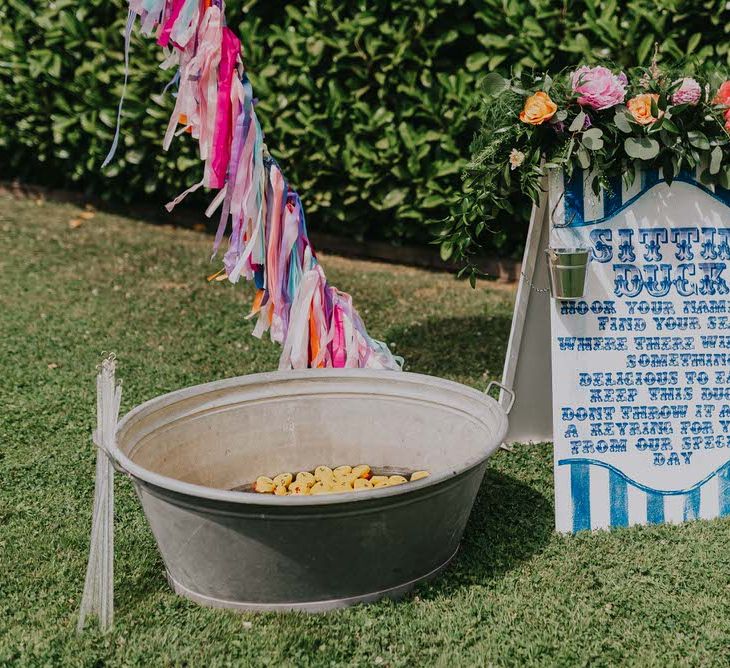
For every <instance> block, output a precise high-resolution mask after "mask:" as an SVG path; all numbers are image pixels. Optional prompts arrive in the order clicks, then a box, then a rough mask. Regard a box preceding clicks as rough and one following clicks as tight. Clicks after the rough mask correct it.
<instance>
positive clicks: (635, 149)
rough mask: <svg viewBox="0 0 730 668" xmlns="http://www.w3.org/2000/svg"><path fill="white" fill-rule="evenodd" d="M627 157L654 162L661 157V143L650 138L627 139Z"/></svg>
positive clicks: (625, 146) (625, 147) (625, 141)
mask: <svg viewBox="0 0 730 668" xmlns="http://www.w3.org/2000/svg"><path fill="white" fill-rule="evenodd" d="M624 150H625V151H626V155H628V156H629V157H630V158H635V159H636V160H652V159H653V158H656V157H657V155H659V142H658V141H657V140H656V139H652V138H650V137H641V138H636V137H627V138H626V139H625V140H624Z"/></svg>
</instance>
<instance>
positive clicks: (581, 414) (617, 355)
mask: <svg viewBox="0 0 730 668" xmlns="http://www.w3.org/2000/svg"><path fill="white" fill-rule="evenodd" d="M645 176H646V175H645ZM655 177H656V178H655ZM646 179H648V180H646V183H645V185H646V184H649V183H650V181H651V183H655V182H657V180H658V176H657V175H655V176H654V177H652V176H651V175H648V176H646ZM652 179H654V180H653V181H652ZM618 201H619V202H620V198H619V200H618ZM729 201H730V200H729ZM606 206H608V205H606ZM714 218H717V217H716V216H715V217H714ZM714 218H712V217H706V218H704V219H703V224H701V225H691V224H687V222H689V221H683V224H682V226H679V227H674V226H670V225H665V226H647V224H648V223H647V222H645V221H646V217H644V216H638V217H637V218H635V219H634V220H637V219H638V220H641V221H642V224H643V225H645V226H644V227H638V225H637V226H636V227H631V226H630V224H629V226H626V227H608V226H607V225H606V224H605V223H604V221H608V220H610V218H608V217H606V218H605V219H603V220H600V221H597V224H596V225H595V227H593V228H588V227H584V228H582V231H581V233H580V234H582V235H583V236H581V237H579V238H576V240H575V245H580V243H581V242H580V240H582V243H583V244H585V245H590V249H591V262H592V263H595V266H594V268H593V269H591V270H590V271H595V272H599V275H600V281H595V279H593V280H594V283H593V285H600V288H601V290H600V291H599V293H598V294H591V291H587V292H586V295H585V297H584V298H581V299H576V300H573V301H560V302H556V305H555V310H554V311H553V314H557V317H558V318H559V319H560V322H561V324H562V325H563V327H562V328H561V330H560V336H556V337H555V341H554V342H553V351H554V354H555V355H558V356H559V357H558V364H559V368H561V373H562V374H563V377H568V378H571V379H572V383H573V384H574V387H571V388H570V394H569V396H570V397H571V398H570V400H565V402H564V403H561V404H560V405H557V406H556V407H555V411H554V428H555V438H556V446H557V445H558V441H561V443H560V448H561V449H562V450H563V454H564V455H565V456H566V457H569V459H563V460H558V461H557V463H558V465H566V466H569V468H570V483H569V484H570V512H571V513H572V522H573V524H572V527H573V530H575V531H577V530H581V529H588V528H591V526H595V525H596V523H598V524H599V525H601V524H602V523H604V522H607V521H608V524H609V525H610V526H628V525H629V524H631V523H632V522H634V521H636V520H635V519H633V520H632V518H631V517H630V512H631V513H634V512H637V513H639V514H638V516H639V517H641V521H647V522H649V523H658V522H664V521H677V520H681V519H694V518H697V517H700V516H703V517H705V516H708V514H707V511H706V509H705V508H703V506H702V504H704V503H705V498H706V496H707V495H706V492H703V493H702V494H700V488H701V487H702V486H703V485H704V484H705V483H706V482H708V481H709V480H710V479H712V478H715V477H716V478H717V492H715V491H714V489H715V488H714V487H713V488H712V493H713V494H715V493H716V494H717V499H713V500H712V503H713V504H714V505H715V506H717V505H718V502H719V514H720V515H730V297H728V296H729V295H730V283H729V282H728V280H730V279H728V274H729V273H730V270H729V269H728V265H729V264H730V227H724V226H721V225H720V222H721V221H724V220H725V219H724V218H723V217H720V218H718V225H717V226H714V227H713V226H708V225H707V224H706V222H708V221H710V220H714ZM625 219H626V220H630V218H629V217H628V216H627V217H626V218H625ZM579 239H580V240H579ZM589 285H590V284H589ZM566 369H568V370H569V371H568V372H567V373H568V375H567V376H566V375H565V374H566ZM561 382H562V381H561ZM555 399H558V400H560V399H559V398H558V397H557V395H556V397H554V400H555ZM556 452H557V450H556ZM726 453H727V454H726ZM721 457H725V459H724V460H723V459H721ZM713 458H714V459H713ZM717 458H720V459H719V463H718V464H717V465H716V466H714V467H713V470H712V471H710V472H709V473H707V472H706V469H707V464H708V460H709V462H712V463H714V462H715V459H717ZM629 463H630V465H628V464H629ZM637 466H641V467H645V468H639V469H638V470H639V471H643V473H642V475H646V476H647V479H646V480H640V481H637V480H634V479H632V478H631V477H629V476H628V475H627V474H628V472H629V471H634V472H636V471H637V468H636V467H637ZM596 467H603V468H608V469H609V473H608V479H606V478H605V474H603V476H602V475H598V474H597V475H595V476H593V472H594V471H595V470H596ZM685 469H686V471H687V479H688V480H692V482H693V483H694V484H693V485H687V486H686V487H685V488H684V489H670V490H667V489H666V488H665V486H664V485H662V484H657V485H656V488H655V487H654V486H650V485H648V484H646V483H647V481H650V480H651V481H655V482H657V483H658V482H659V481H661V480H670V479H671V480H682V477H681V476H680V475H679V474H681V473H682V472H683V471H685ZM698 474H700V475H698ZM664 476H668V477H664ZM703 476H704V477H703ZM638 477H639V478H641V477H642V476H638ZM606 483H608V484H606ZM632 490H633V491H632ZM636 490H639V491H640V492H641V494H643V495H644V496H643V497H641V500H640V501H638V502H637V497H636ZM680 494H681V495H682V499H681V503H678V502H676V501H672V502H671V503H670V502H669V500H670V497H671V496H672V495H680ZM594 496H595V497H596V498H595V500H594V508H595V507H596V506H595V504H597V503H599V502H602V503H603V507H602V509H601V512H600V513H599V512H598V511H595V516H594V514H593V513H592V512H591V500H592V498H593V497H594ZM601 496H602V498H601ZM629 498H631V499H632V504H631V509H630V508H629ZM642 503H643V504H645V506H644V507H641V504H642ZM606 504H607V505H608V511H609V513H608V514H609V516H610V519H608V520H607V519H606V515H605V514H604V513H605V511H606ZM637 508H640V511H637V510H636V509H637ZM598 515H600V519H596V516H598Z"/></svg>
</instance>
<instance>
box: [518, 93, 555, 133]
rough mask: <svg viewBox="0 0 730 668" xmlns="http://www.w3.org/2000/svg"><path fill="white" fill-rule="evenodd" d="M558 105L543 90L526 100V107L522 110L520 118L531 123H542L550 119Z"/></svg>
mask: <svg viewBox="0 0 730 668" xmlns="http://www.w3.org/2000/svg"><path fill="white" fill-rule="evenodd" d="M557 110H558V106H557V105H556V104H555V102H553V101H552V100H551V99H550V96H549V95H548V94H547V93H543V92H542V91H541V90H540V91H538V92H537V93H535V94H534V95H531V96H530V97H528V98H527V100H525V108H524V109H523V110H522V111H521V112H520V120H521V121H522V122H523V123H529V124H530V125H540V124H541V123H544V122H545V121H548V120H550V119H551V118H552V117H553V114H554V113H555V112H556V111H557Z"/></svg>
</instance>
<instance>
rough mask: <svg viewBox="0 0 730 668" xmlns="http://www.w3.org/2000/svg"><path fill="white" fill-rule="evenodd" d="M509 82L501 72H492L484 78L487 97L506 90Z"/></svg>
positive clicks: (483, 88)
mask: <svg viewBox="0 0 730 668" xmlns="http://www.w3.org/2000/svg"><path fill="white" fill-rule="evenodd" d="M508 86H509V82H508V81H507V79H505V78H504V77H503V76H502V75H501V74H498V73H497V72H490V73H489V74H487V76H485V77H484V79H482V90H483V91H484V94H485V95H486V96H487V97H494V96H495V95H499V94H500V93H501V92H503V91H505V90H506V89H507V87H508Z"/></svg>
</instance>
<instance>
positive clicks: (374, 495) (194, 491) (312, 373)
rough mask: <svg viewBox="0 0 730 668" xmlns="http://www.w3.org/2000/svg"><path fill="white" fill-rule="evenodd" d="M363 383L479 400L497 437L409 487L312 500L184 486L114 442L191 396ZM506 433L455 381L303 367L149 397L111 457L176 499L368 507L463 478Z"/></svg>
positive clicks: (488, 404)
mask: <svg viewBox="0 0 730 668" xmlns="http://www.w3.org/2000/svg"><path fill="white" fill-rule="evenodd" d="M367 380H374V381H382V385H383V386H390V388H392V390H393V391H391V392H387V391H383V390H379V391H378V394H379V395H381V396H382V395H388V394H393V395H394V396H395V395H397V396H398V397H399V398H402V397H403V394H402V393H399V392H395V391H394V390H395V388H397V387H400V389H401V390H405V389H406V388H410V389H415V388H417V387H418V386H424V385H425V386H430V387H431V389H433V388H438V389H441V390H443V391H444V393H445V394H446V393H451V394H452V395H455V396H456V397H459V395H460V396H461V398H462V400H466V401H468V400H471V401H475V402H478V403H477V405H481V406H482V407H483V409H484V411H485V412H486V413H488V414H489V415H490V418H491V420H490V425H489V426H490V428H492V429H495V431H496V433H495V434H494V435H493V438H492V439H485V443H484V448H483V449H482V450H481V451H480V452H479V454H478V455H476V456H472V457H471V458H469V459H467V460H462V461H461V462H458V464H457V468H456V469H454V470H447V471H441V472H436V473H432V474H431V475H430V476H429V477H428V478H424V479H422V480H418V481H415V482H412V483H408V484H407V485H398V486H394V487H384V488H380V489H372V490H368V491H367V492H366V493H361V494H320V495H316V496H274V495H269V494H257V493H255V492H241V491H230V490H225V489H218V488H214V487H206V486H203V485H197V484H193V483H188V482H183V481H181V480H178V479H176V478H172V477H169V476H165V475H162V474H160V473H155V472H154V471H151V470H150V469H148V468H145V467H143V466H140V465H139V464H136V463H135V462H134V461H133V460H132V459H131V458H130V457H128V456H127V455H126V454H124V453H123V452H122V451H121V449H120V448H119V447H118V442H119V441H120V440H122V438H123V437H124V436H125V433H126V431H127V430H128V429H130V428H131V427H132V426H134V424H135V422H136V421H138V420H140V419H142V418H145V417H148V416H149V415H152V414H153V413H154V412H155V411H158V410H160V409H163V408H166V407H168V406H171V405H174V404H175V403H178V402H183V401H185V400H186V399H191V398H194V397H198V398H199V397H201V396H203V395H205V394H211V395H214V394H216V393H219V392H225V391H226V390H228V391H230V390H232V389H235V388H241V389H244V388H248V389H249V390H252V389H253V388H255V387H256V386H259V389H262V388H266V390H265V391H262V392H261V396H260V398H261V399H262V400H270V401H274V400H276V397H277V396H281V395H282V393H281V392H278V393H277V392H276V391H275V390H274V389H273V388H274V387H276V386H277V385H279V386H280V385H281V384H285V385H289V389H290V390H291V389H292V387H294V388H295V389H296V387H297V386H296V383H297V382H299V381H305V382H304V383H301V393H302V394H311V393H312V391H313V390H315V387H314V383H312V382H310V381H320V382H321V381H340V382H342V383H344V384H345V387H347V383H350V384H352V383H364V382H365V381H367ZM331 391H332V393H333V394H342V393H343V392H342V391H341V390H340V391H339V392H338V391H337V390H336V389H335V390H331ZM319 393H320V394H323V393H325V392H321V391H320V392H319ZM296 394H297V393H296V392H294V393H287V392H284V393H283V396H284V397H287V396H289V397H290V396H296ZM223 405H226V404H223ZM442 405H446V404H442ZM452 408H455V409H456V408H457V407H455V406H452ZM460 410H462V412H464V413H465V415H468V417H469V419H479V418H477V417H476V416H475V415H474V414H473V413H467V411H464V410H463V409H460ZM479 421H480V422H483V420H481V419H479ZM506 432H507V415H506V413H505V411H504V410H503V409H502V407H501V406H500V405H499V403H498V402H497V401H495V400H494V399H493V398H492V397H490V396H488V395H487V394H486V393H484V392H481V391H479V390H476V389H473V388H471V387H468V386H466V385H463V384H461V383H457V382H455V381H451V380H446V379H443V378H437V377H435V376H428V375H425V374H418V373H411V372H393V371H376V370H370V369H305V370H299V371H273V372H264V373H257V374H248V375H243V376H236V377H233V378H226V379H224V380H217V381H212V382H209V383H202V384H198V385H192V386H189V387H185V388H182V389H179V390H174V391H172V392H168V393H166V394H162V395H159V396H157V397H154V398H152V399H149V400H148V401H145V402H144V403H142V404H139V405H138V406H136V407H134V408H133V409H132V410H130V411H129V412H128V413H127V414H126V415H125V416H124V417H123V418H122V419H121V420H120V421H119V423H118V425H117V438H116V439H115V442H114V444H113V447H112V453H111V454H112V456H113V458H114V459H115V460H116V462H117V464H118V465H119V466H120V467H121V468H122V469H124V470H125V471H126V472H127V473H129V474H130V475H131V476H132V477H133V478H135V479H136V480H139V481H141V482H142V483H145V484H147V485H150V486H152V487H158V488H162V489H165V490H168V491H172V492H175V493H178V494H181V495H187V496H192V497H196V498H200V499H205V500H208V501H219V502H227V503H233V504H241V505H255V506H263V507H266V506H276V507H298V506H329V505H333V504H336V505H340V504H346V503H347V504H350V503H352V504H357V503H367V502H368V501H374V500H377V499H382V498H387V497H396V496H402V495H406V494H409V493H412V492H417V491H418V490H422V489H424V488H426V487H430V486H434V485H438V484H439V483H441V482H443V481H446V480H449V479H451V478H454V477H456V476H458V475H460V474H462V473H463V472H464V471H467V470H470V469H471V468H473V467H475V466H478V465H479V464H480V463H482V462H484V461H485V460H486V459H488V458H489V456H490V455H491V454H492V453H493V452H494V450H495V448H496V447H498V446H499V444H500V443H501V442H502V440H503V439H504V437H505V435H506Z"/></svg>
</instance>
